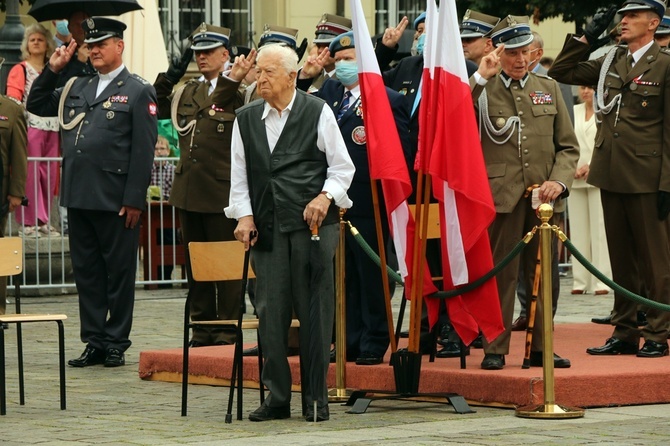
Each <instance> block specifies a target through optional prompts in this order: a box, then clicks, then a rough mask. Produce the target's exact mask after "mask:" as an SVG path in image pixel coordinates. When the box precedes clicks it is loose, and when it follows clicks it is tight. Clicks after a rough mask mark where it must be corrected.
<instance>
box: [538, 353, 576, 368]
mask: <svg viewBox="0 0 670 446" xmlns="http://www.w3.org/2000/svg"><path fill="white" fill-rule="evenodd" d="M543 356H544V355H543V354H542V352H530V366H531V367H542V366H543V365H544V364H543V362H542V359H543ZM554 368H555V369H569V368H570V360H569V359H567V358H561V357H560V356H558V355H557V354H556V353H554Z"/></svg>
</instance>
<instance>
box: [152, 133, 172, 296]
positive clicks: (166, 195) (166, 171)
mask: <svg viewBox="0 0 670 446" xmlns="http://www.w3.org/2000/svg"><path fill="white" fill-rule="evenodd" d="M169 156H170V143H169V142H168V140H167V138H166V137H165V136H161V135H158V139H157V140H156V147H155V149H154V164H153V167H152V168H151V182H150V183H149V195H150V198H151V200H157V201H168V200H169V199H170V192H171V191H172V182H173V181H174V164H172V162H170V161H167V160H165V159H161V158H167V157H169ZM175 235H176V234H175V229H174V228H163V229H162V230H161V231H159V232H158V233H157V234H151V236H152V237H153V236H155V237H159V243H160V244H161V245H174V243H175V240H176V238H177V237H175ZM145 255H147V254H145ZM165 255H166V256H168V255H171V254H170V252H168V251H165ZM156 266H157V267H158V271H159V273H158V277H157V279H160V280H162V281H164V282H165V281H169V280H170V279H171V278H172V270H173V269H174V267H173V265H156ZM170 286H171V284H169V283H161V284H159V285H158V287H159V288H168V287H170Z"/></svg>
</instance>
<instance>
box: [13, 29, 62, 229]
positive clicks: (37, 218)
mask: <svg viewBox="0 0 670 446" xmlns="http://www.w3.org/2000/svg"><path fill="white" fill-rule="evenodd" d="M54 49H55V47H54V41H53V37H52V36H51V32H49V31H48V30H47V29H46V28H44V26H42V25H40V24H39V23H36V24H34V25H30V26H28V27H27V28H26V30H25V32H24V33H23V41H22V42H21V57H22V59H23V61H22V62H20V63H18V64H16V65H14V66H13V67H12V69H11V70H10V71H9V75H8V77H7V95H8V96H10V97H12V98H14V99H17V100H18V101H20V102H21V103H22V104H23V105H24V106H25V104H26V101H27V99H28V95H29V94H30V88H31V86H32V85H33V82H34V81H35V79H37V76H39V75H40V73H41V72H42V70H43V69H44V66H45V64H46V63H47V61H48V60H49V57H50V56H51V54H52V53H53V52H54ZM26 120H27V124H28V147H27V150H28V156H29V157H35V158H51V157H54V158H55V157H58V156H59V155H60V153H59V152H60V141H59V133H58V130H59V129H58V118H56V117H42V116H37V115H34V114H32V113H29V112H26ZM57 180H58V163H57V162H56V161H33V162H31V163H30V165H29V167H28V177H27V181H26V197H27V198H28V206H26V207H25V208H24V209H23V210H22V211H19V212H17V213H16V221H17V222H18V223H19V225H21V227H20V228H19V232H20V233H21V234H23V235H24V236H39V235H47V236H58V235H60V233H59V232H58V231H56V229H55V228H54V227H53V226H51V224H50V223H49V219H50V215H51V205H52V202H53V198H54V193H55V191H56V187H57Z"/></svg>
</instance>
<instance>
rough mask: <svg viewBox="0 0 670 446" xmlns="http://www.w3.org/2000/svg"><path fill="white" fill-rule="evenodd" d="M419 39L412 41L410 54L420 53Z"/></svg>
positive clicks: (416, 54)
mask: <svg viewBox="0 0 670 446" xmlns="http://www.w3.org/2000/svg"><path fill="white" fill-rule="evenodd" d="M418 47H419V40H415V41H414V42H412V48H410V49H409V54H411V55H412V56H418V55H419V49H418Z"/></svg>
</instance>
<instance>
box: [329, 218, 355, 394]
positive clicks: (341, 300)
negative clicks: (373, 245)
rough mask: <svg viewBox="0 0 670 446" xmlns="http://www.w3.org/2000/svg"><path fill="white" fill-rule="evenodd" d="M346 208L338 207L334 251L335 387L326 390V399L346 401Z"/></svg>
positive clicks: (347, 392) (348, 392) (349, 392)
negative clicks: (338, 227) (337, 238)
mask: <svg viewBox="0 0 670 446" xmlns="http://www.w3.org/2000/svg"><path fill="white" fill-rule="evenodd" d="M345 212H346V209H340V242H339V244H338V245H337V251H336V252H335V285H336V286H335V359H336V361H335V386H336V387H335V388H334V389H330V390H329V391H328V401H331V402H339V401H347V400H348V399H349V397H350V396H351V391H350V390H348V389H347V322H346V316H347V307H346V300H345V299H346V296H345V294H344V291H345V283H344V279H345V276H344V267H345V261H344V243H345V242H344V235H345V232H344V231H346V226H347V222H346V221H345V220H344V213H345Z"/></svg>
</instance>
